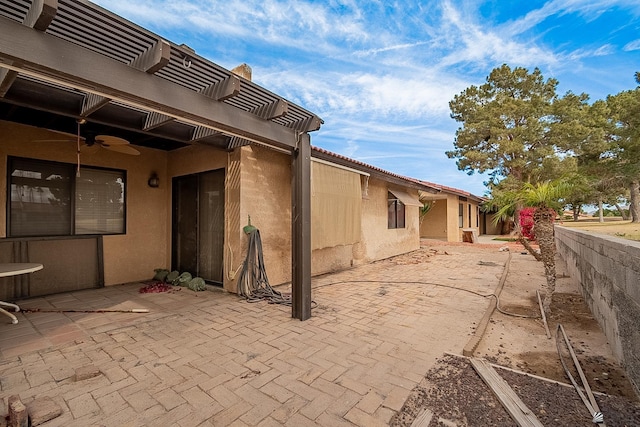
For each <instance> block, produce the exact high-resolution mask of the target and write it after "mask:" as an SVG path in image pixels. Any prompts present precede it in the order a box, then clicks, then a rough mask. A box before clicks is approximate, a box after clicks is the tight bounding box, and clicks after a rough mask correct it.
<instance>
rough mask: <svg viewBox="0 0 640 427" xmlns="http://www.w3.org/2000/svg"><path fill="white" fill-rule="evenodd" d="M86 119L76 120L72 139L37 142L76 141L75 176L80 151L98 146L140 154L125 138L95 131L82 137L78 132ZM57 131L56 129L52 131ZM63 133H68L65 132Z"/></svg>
mask: <svg viewBox="0 0 640 427" xmlns="http://www.w3.org/2000/svg"><path fill="white" fill-rule="evenodd" d="M86 122H87V121H86V120H85V119H78V120H76V123H77V132H76V135H74V137H75V138H74V139H71V138H68V139H48V140H40V141H38V142H59V141H69V142H75V143H76V147H77V149H76V152H77V157H78V162H77V169H76V176H80V153H92V152H95V151H96V150H98V149H100V148H104V149H107V150H110V151H115V152H117V153H122V154H130V155H132V156H137V155H139V154H140V152H139V151H138V150H136V149H135V148H133V147H132V146H131V145H130V143H129V141H127V140H126V139H122V138H118V137H117V136H110V135H96V134H95V133H89V132H87V136H86V137H83V136H82V135H81V134H80V127H81V126H82V125H83V124H85V123H86ZM54 132H58V131H54ZM65 135H69V134H67V133H65Z"/></svg>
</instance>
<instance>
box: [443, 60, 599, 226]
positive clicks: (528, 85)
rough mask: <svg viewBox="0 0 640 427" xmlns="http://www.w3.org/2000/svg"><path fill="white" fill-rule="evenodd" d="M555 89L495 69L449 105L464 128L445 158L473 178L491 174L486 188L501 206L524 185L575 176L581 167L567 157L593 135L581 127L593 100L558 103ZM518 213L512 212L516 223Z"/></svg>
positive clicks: (538, 78) (550, 83)
mask: <svg viewBox="0 0 640 427" xmlns="http://www.w3.org/2000/svg"><path fill="white" fill-rule="evenodd" d="M557 85H558V82H557V80H555V79H552V78H551V79H546V80H545V78H544V77H543V75H542V73H541V72H540V70H539V69H537V68H536V69H534V70H533V72H529V70H527V69H526V68H522V67H516V68H514V69H511V68H510V67H509V66H508V65H502V66H500V67H498V68H495V69H494V70H492V71H491V73H490V74H489V76H488V77H487V79H486V82H485V83H484V84H482V85H480V86H470V87H469V88H467V89H465V90H464V91H463V92H461V93H460V94H458V95H456V96H455V97H454V98H453V100H452V101H450V102H449V107H450V109H451V117H452V118H453V119H454V120H456V121H457V122H459V123H461V124H462V126H461V127H460V128H458V130H457V131H456V138H455V141H454V149H453V150H451V151H448V152H447V156H448V157H449V158H455V159H457V165H458V168H459V169H460V170H463V171H466V172H467V173H469V174H472V173H474V172H480V173H483V172H487V173H489V176H490V180H489V182H487V186H488V187H489V190H490V193H491V194H494V193H495V195H496V196H497V197H496V199H497V200H499V199H501V195H500V194H501V193H507V194H508V193H510V192H517V191H520V190H522V189H523V186H524V185H525V184H533V185H535V184H537V183H541V182H545V181H549V180H554V179H558V178H560V177H562V176H563V175H567V174H569V173H574V172H576V170H577V162H576V161H575V159H574V158H573V156H571V155H570V154H566V153H567V152H569V151H571V148H572V147H575V146H577V145H578V144H579V142H580V141H584V140H587V139H589V135H590V133H591V132H592V130H593V129H592V126H590V125H585V126H582V125H581V119H582V118H584V117H587V116H588V114H589V112H588V110H589V108H590V107H589V104H588V102H587V101H588V99H589V97H588V96H587V95H585V94H580V95H576V94H573V93H571V92H569V93H567V94H566V95H565V96H563V97H559V96H558V95H557V94H556V88H557ZM519 208H520V207H519V206H517V205H516V206H515V207H514V208H513V212H514V217H515V218H517V216H518V211H519ZM515 227H516V231H517V230H518V224H517V222H516V224H515Z"/></svg>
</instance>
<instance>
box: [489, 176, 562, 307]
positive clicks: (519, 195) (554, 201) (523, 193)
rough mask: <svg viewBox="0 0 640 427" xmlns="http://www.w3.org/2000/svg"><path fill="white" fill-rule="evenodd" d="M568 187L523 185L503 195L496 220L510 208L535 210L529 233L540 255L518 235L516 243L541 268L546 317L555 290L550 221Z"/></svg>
mask: <svg viewBox="0 0 640 427" xmlns="http://www.w3.org/2000/svg"><path fill="white" fill-rule="evenodd" d="M568 191H569V186H568V185H567V184H565V183H563V182H559V181H554V182H552V181H546V182H542V183H539V184H535V185H533V184H529V183H525V184H524V186H523V187H522V189H521V190H519V191H513V192H509V193H508V194H504V195H503V197H504V199H503V200H508V201H507V202H506V203H505V204H503V205H502V207H501V208H500V210H499V211H498V214H497V216H498V217H499V216H500V215H503V214H505V213H506V212H509V211H512V210H513V207H514V206H529V207H533V208H535V210H534V213H533V223H534V225H533V233H534V235H535V239H536V242H538V245H539V247H540V253H538V252H537V251H535V250H534V249H533V248H532V247H531V245H530V244H529V242H528V241H527V240H526V239H525V238H524V236H522V234H519V235H518V241H519V242H520V243H522V244H523V246H524V247H525V248H526V249H527V250H528V251H529V252H530V253H531V254H532V255H533V256H534V257H535V258H536V259H537V260H538V261H542V264H543V265H544V273H545V276H546V279H547V281H546V289H545V296H544V301H543V303H542V306H543V309H544V311H545V313H547V314H549V313H550V309H551V302H552V300H553V294H554V293H555V290H556V244H555V236H554V231H553V221H554V220H555V217H556V211H555V209H558V208H560V207H562V203H561V200H562V198H563V197H564V196H565V195H566V194H568Z"/></svg>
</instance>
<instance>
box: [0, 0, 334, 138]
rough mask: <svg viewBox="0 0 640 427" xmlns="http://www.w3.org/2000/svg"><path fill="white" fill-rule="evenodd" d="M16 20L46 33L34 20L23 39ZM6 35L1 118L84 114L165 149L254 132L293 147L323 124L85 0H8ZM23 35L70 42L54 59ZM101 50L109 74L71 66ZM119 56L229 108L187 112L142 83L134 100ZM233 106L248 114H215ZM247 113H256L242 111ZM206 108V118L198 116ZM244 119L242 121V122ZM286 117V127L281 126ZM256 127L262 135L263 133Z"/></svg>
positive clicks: (51, 123) (37, 120) (64, 124)
mask: <svg viewBox="0 0 640 427" xmlns="http://www.w3.org/2000/svg"><path fill="white" fill-rule="evenodd" d="M16 24H19V25H20V26H22V27H24V28H28V29H35V30H38V31H37V32H38V33H40V34H38V35H34V34H33V33H34V31H33V30H31V31H30V32H27V33H24V34H28V36H27V39H26V40H24V38H23V39H22V40H18V39H16V37H20V36H19V35H17V34H16V32H18V27H16ZM20 33H23V32H22V31H21V32H20ZM0 36H1V37H0V39H2V40H4V42H0V67H4V69H3V68H0V119H4V120H8V121H15V122H20V123H24V124H29V125H34V126H38V127H46V128H49V129H53V130H58V131H62V132H67V133H71V134H73V133H75V129H76V120H78V119H85V120H86V121H87V122H88V124H87V125H86V128H87V130H89V129H90V130H91V131H92V132H95V133H109V134H112V135H114V136H120V137H122V138H125V139H128V140H129V141H130V142H131V143H133V144H137V145H142V146H149V147H154V148H160V149H165V150H171V149H175V148H179V147H182V146H184V145H186V144H192V143H197V142H200V143H205V144H210V145H214V146H216V147H219V148H223V149H231V148H234V147H237V146H240V145H246V144H248V143H249V142H250V141H253V142H262V143H267V144H269V143H271V142H275V144H274V145H276V146H280V147H281V148H282V147H283V146H284V148H290V147H292V146H295V135H296V134H299V133H306V132H310V131H314V130H317V129H319V128H320V126H321V124H322V120H321V119H320V118H319V117H317V116H316V115H315V114H313V113H311V112H309V111H307V110H305V109H304V108H302V107H300V106H298V105H295V104H293V103H290V102H288V101H287V100H285V99H283V98H282V97H279V96H278V95H276V94H274V93H272V92H270V91H268V90H266V89H265V88H263V87H261V86H259V85H257V84H255V83H253V82H251V81H249V80H246V79H244V78H242V77H239V76H237V75H235V74H234V73H232V72H231V71H229V70H226V69H224V68H222V67H221V66H219V65H216V64H214V63H213V62H211V61H209V60H207V59H205V58H203V57H201V56H199V55H197V54H196V53H195V52H194V51H193V50H191V49H190V48H189V47H187V46H185V45H177V44H175V43H172V42H169V41H166V40H164V39H162V38H161V37H159V36H158V35H156V34H154V33H152V32H150V31H147V30H146V29H144V28H141V27H139V26H137V25H135V24H133V23H131V22H129V21H127V20H125V19H124V18H122V17H119V16H117V15H115V14H113V13H111V12H109V11H107V10H105V9H103V8H101V7H99V6H97V5H95V4H93V3H90V2H88V1H85V0H33V1H32V0H0ZM53 38H55V39H57V40H54V39H53ZM12 40H14V41H15V43H12ZM16 45H18V46H16ZM20 45H22V47H23V48H24V47H25V46H26V45H28V46H30V47H29V48H28V49H33V50H34V52H35V53H36V54H37V52H38V51H39V49H42V50H45V49H48V50H50V49H52V48H55V47H57V46H63V47H64V49H59V51H60V52H59V54H60V56H59V57H58V59H57V60H58V61H59V62H58V63H56V58H55V57H47V58H46V59H48V60H49V62H46V61H44V60H43V61H40V58H37V57H34V56H32V55H29V53H28V52H24V53H21V52H17V51H16V50H15V48H18V47H20ZM34 46H36V47H35V48H34ZM28 49H27V50H28ZM14 52H15V53H14ZM40 52H41V54H42V53H44V52H42V51H40ZM95 55H99V56H100V57H101V58H100V59H101V61H100V64H101V65H100V66H103V67H106V69H105V68H103V69H102V70H100V69H98V70H95V71H94V73H95V72H97V73H99V76H96V77H101V79H102V80H101V81H96V83H97V84H95V85H92V82H87V81H83V80H85V77H89V78H91V73H90V72H89V73H87V76H83V75H80V74H78V75H77V76H73V75H72V76H69V75H68V74H69V73H70V72H71V73H73V72H75V71H76V68H77V67H80V66H83V65H86V66H87V68H90V67H91V65H92V62H96V61H94V60H93V58H96V56H95ZM41 56H46V55H41ZM117 65H122V66H125V67H128V68H130V69H132V70H136V71H139V72H143V73H144V74H146V75H147V76H146V77H147V79H146V80H149V79H150V78H151V79H152V80H153V79H161V80H163V81H164V83H165V85H164V86H163V85H157V84H156V86H157V90H162V88H163V87H166V83H168V84H170V85H171V86H173V89H175V90H174V91H173V92H172V94H171V95H172V96H173V98H175V95H176V94H177V95H178V96H179V95H180V93H185V91H188V92H191V93H190V94H186V95H185V96H183V97H185V98H188V97H192V96H193V95H197V96H198V97H199V98H205V97H206V98H207V99H206V101H202V100H200V101H201V102H202V104H203V107H204V108H206V106H207V103H209V104H222V107H223V108H219V107H218V108H217V110H215V114H214V112H213V111H212V112H205V111H201V110H198V112H197V113H196V114H195V117H194V115H193V114H190V113H186V114H182V113H184V111H182V110H183V109H182V108H181V107H180V106H179V105H176V106H175V108H172V107H173V106H172V103H173V101H175V99H172V97H170V96H166V97H165V98H162V97H159V98H158V99H159V100H160V101H166V105H165V106H163V105H160V104H162V103H160V104H158V103H157V102H145V96H146V95H145V93H144V92H143V93H142V95H141V98H142V99H135V101H134V102H131V99H130V98H131V97H128V96H127V95H129V94H128V93H127V91H126V90H123V89H122V88H121V87H119V85H118V81H119V80H124V79H130V73H127V72H126V71H123V70H122V67H118V66H117ZM45 69H46V71H45ZM138 77H139V76H138ZM96 80H98V79H96ZM137 80H138V81H139V82H140V83H139V84H140V85H141V86H140V89H141V90H142V89H143V88H144V86H145V85H148V84H147V83H146V81H145V79H144V78H138V79H137ZM152 83H153V82H152ZM105 86H106V89H105ZM94 87H95V89H96V90H95V91H93V89H94ZM104 92H108V93H104ZM147 98H150V97H147ZM164 107H167V108H164ZM234 112H237V113H238V114H239V115H240V119H237V118H235V119H233V120H227V122H223V123H217V117H216V115H217V116H220V114H219V113H223V114H222V115H229V114H234ZM242 114H244V116H242ZM247 115H249V116H251V119H250V120H244V119H243V117H247ZM200 116H204V117H202V118H206V119H205V120H199V118H201V117H200ZM253 119H257V121H255V120H253ZM260 121H264V122H268V125H267V126H266V127H265V126H264V125H261V124H260ZM239 123H242V125H241V126H240V125H238V126H234V125H235V124H239ZM255 123H258V125H256V124H255ZM229 125H231V126H229ZM268 127H271V128H276V131H275V134H274V135H269V134H268V132H264V131H263V129H265V128H268ZM279 127H281V128H283V130H284V132H281V131H280V132H278V130H277V128H279ZM107 130H108V131H109V132H107ZM289 131H290V132H289ZM256 134H260V135H259V136H261V137H259V138H256V136H258V135H256ZM291 135H294V138H293V139H292V137H291ZM283 140H288V141H283ZM291 141H293V142H291Z"/></svg>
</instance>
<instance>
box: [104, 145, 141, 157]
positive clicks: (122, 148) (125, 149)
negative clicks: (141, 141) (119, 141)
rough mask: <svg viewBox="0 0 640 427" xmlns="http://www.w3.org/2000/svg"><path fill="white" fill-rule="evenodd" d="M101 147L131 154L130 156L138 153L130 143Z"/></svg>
mask: <svg viewBox="0 0 640 427" xmlns="http://www.w3.org/2000/svg"><path fill="white" fill-rule="evenodd" d="M102 147H103V148H106V149H107V150H111V151H115V152H117V153H122V154H131V155H132V156H137V155H139V154H140V152H139V151H138V150H136V149H135V148H133V147H132V146H131V145H103V146H102Z"/></svg>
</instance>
